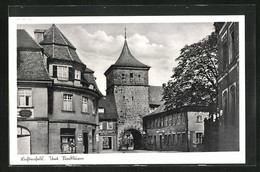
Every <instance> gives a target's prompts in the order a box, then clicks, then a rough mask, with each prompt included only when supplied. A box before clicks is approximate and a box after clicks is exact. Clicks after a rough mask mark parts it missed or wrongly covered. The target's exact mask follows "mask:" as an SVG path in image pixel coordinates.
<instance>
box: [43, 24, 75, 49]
mask: <svg viewBox="0 0 260 172" xmlns="http://www.w3.org/2000/svg"><path fill="white" fill-rule="evenodd" d="M41 44H59V45H66V46H69V47H70V48H73V49H76V48H75V47H74V46H73V45H72V43H70V41H69V40H68V39H67V38H66V37H65V36H64V35H63V33H62V32H61V31H60V30H59V29H58V28H57V26H56V25H55V24H52V26H51V27H50V28H49V29H48V30H47V31H46V32H45V34H44V39H43V41H42V42H41Z"/></svg>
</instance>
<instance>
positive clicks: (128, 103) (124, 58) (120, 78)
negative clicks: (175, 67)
mask: <svg viewBox="0 0 260 172" xmlns="http://www.w3.org/2000/svg"><path fill="white" fill-rule="evenodd" d="M149 69H150V66H148V65H145V64H143V63H142V62H140V61H139V60H137V59H136V58H135V57H134V56H133V55H132V53H131V52H130V50H129V47H128V44H127V39H126V36H125V41H124V45H123V48H122V51H121V54H120V55H119V58H118V59H117V60H116V62H115V63H114V64H112V65H111V66H110V67H109V68H108V69H107V70H106V72H105V73H104V74H105V76H106V79H107V89H106V97H105V98H103V99H101V100H100V102H99V109H100V113H99V114H100V133H99V134H100V142H101V144H100V145H101V148H100V150H105V149H106V147H109V148H110V149H112V150H126V149H140V148H142V147H143V143H142V137H143V122H142V117H143V116H145V115H147V114H149V112H150V110H151V107H150V103H151V105H154V106H153V107H152V109H154V108H155V107H158V106H159V105H160V103H161V102H160V101H159V99H160V98H162V94H160V90H161V91H162V89H160V88H159V87H151V86H149V82H148V71H149ZM161 93H162V92H161ZM156 94H157V95H156ZM157 97H160V98H157ZM157 99H158V100H157ZM103 124H106V125H105V126H108V124H109V125H110V126H112V127H114V128H113V130H114V131H113V135H111V134H108V133H111V132H108V129H107V128H105V127H104V125H103ZM114 133H116V134H114ZM102 142H103V144H102ZM107 144H108V145H107ZM109 144H111V145H112V146H111V145H109ZM104 147H105V149H104Z"/></svg>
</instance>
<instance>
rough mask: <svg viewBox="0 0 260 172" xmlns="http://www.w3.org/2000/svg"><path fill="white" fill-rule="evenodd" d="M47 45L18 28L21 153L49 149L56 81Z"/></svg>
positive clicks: (18, 114) (19, 140)
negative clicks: (49, 65) (49, 66)
mask: <svg viewBox="0 0 260 172" xmlns="http://www.w3.org/2000/svg"><path fill="white" fill-rule="evenodd" d="M46 58H47V57H46V56H45V55H44V54H43V48H42V46H40V45H39V44H37V43H36V42H35V41H34V40H33V38H31V37H30V36H29V34H28V33H27V32H26V31H25V30H17V148H18V154H46V153H48V151H49V150H48V116H49V113H48V108H49V104H48V102H49V100H48V93H49V91H50V88H51V87H52V84H53V81H52V79H51V78H50V77H49V75H48V71H47V68H46V62H45V60H46Z"/></svg>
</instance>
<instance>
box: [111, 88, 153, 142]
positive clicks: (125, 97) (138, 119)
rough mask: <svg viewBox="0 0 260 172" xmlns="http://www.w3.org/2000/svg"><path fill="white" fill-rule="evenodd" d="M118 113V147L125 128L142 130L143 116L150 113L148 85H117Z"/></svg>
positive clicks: (115, 93)
mask: <svg viewBox="0 0 260 172" xmlns="http://www.w3.org/2000/svg"><path fill="white" fill-rule="evenodd" d="M114 95H115V102H116V108H117V113H118V120H117V122H118V127H117V132H118V147H120V139H122V138H121V137H122V135H123V132H124V131H125V129H136V130H138V131H142V130H143V127H142V117H143V116H144V115H147V114H148V113H149V104H148V101H149V100H148V86H117V87H116V88H115V90H114Z"/></svg>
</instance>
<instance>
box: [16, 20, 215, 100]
mask: <svg viewBox="0 0 260 172" xmlns="http://www.w3.org/2000/svg"><path fill="white" fill-rule="evenodd" d="M51 25H52V23H51V24H19V25H17V29H25V30H26V31H27V32H28V33H29V34H30V35H31V36H32V37H33V38H34V29H49V28H50V27H51ZM56 26H57V27H58V28H59V29H60V31H61V32H62V33H63V34H64V35H65V36H66V37H67V38H68V39H69V40H70V42H71V43H72V44H73V45H74V46H75V47H76V52H77V54H78V55H79V57H80V59H81V60H82V62H83V63H85V64H86V66H87V67H88V68H90V69H92V70H94V71H95V73H94V75H95V77H96V78H97V79H96V82H97V84H98V87H99V89H100V91H101V92H102V93H103V94H104V95H105V90H106V78H105V75H104V73H105V71H106V70H107V69H108V68H109V67H110V66H111V65H112V64H114V63H115V62H116V60H117V59H118V58H119V56H120V53H121V51H122V48H123V44H124V39H125V38H124V34H125V28H126V35H127V42H128V47H129V49H130V51H131V53H132V55H133V56H134V57H135V58H136V59H138V60H139V61H140V62H142V63H144V64H146V65H148V66H151V68H150V70H149V85H154V86H161V85H162V84H163V83H167V82H168V81H169V80H170V79H171V75H172V74H173V72H172V69H173V68H174V67H176V66H177V64H178V61H176V60H175V59H176V58H177V57H178V56H179V55H180V50H181V49H182V48H183V47H184V46H185V45H190V44H193V43H196V42H198V41H200V40H202V39H203V38H205V37H206V36H207V35H209V34H210V33H211V32H213V31H214V27H213V23H151V24H150V23H145V24H142V23H136V24H134V23H131V24H130V23H129V24H125V23H122V24H56Z"/></svg>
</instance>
